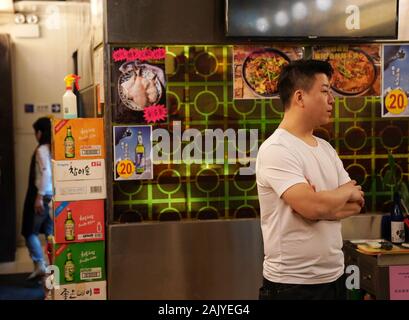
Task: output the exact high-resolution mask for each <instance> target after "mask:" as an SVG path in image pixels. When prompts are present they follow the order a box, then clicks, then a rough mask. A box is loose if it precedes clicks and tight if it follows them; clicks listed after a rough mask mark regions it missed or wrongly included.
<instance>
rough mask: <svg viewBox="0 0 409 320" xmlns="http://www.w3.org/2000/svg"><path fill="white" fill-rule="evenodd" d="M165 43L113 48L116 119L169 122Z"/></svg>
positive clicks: (133, 121)
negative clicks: (156, 45) (150, 45)
mask: <svg viewBox="0 0 409 320" xmlns="http://www.w3.org/2000/svg"><path fill="white" fill-rule="evenodd" d="M165 57H166V49H165V48H164V47H132V48H113V50H112V61H113V72H112V75H113V79H112V81H113V83H114V86H113V89H112V90H113V92H112V97H113V99H114V105H115V107H114V109H113V121H114V122H116V123H138V124H148V123H156V122H167V121H168V118H167V114H168V112H167V108H166V77H165Z"/></svg>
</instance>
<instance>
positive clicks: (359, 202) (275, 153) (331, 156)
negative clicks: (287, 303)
mask: <svg viewBox="0 0 409 320" xmlns="http://www.w3.org/2000/svg"><path fill="white" fill-rule="evenodd" d="M332 73H333V69H332V67H331V65H330V64H329V63H327V62H324V61H317V60H298V61H293V62H291V63H290V64H289V65H287V66H285V67H284V69H283V71H282V73H281V75H280V78H279V84H278V88H279V93H280V99H281V101H282V103H283V106H284V109H285V112H284V118H283V120H282V121H281V123H280V125H279V127H278V129H277V130H275V132H274V133H273V134H272V135H271V136H270V137H269V138H268V139H267V140H266V141H264V143H263V144H262V145H261V147H260V150H259V152H258V156H257V162H256V176H257V189H258V196H259V202H260V211H261V229H262V234H263V242H264V263H263V277H264V280H263V287H262V288H261V289H260V299H343V298H345V296H346V295H345V293H346V289H345V282H344V281H343V278H344V277H343V274H344V256H343V253H342V236H341V222H340V220H341V219H343V218H346V217H349V216H352V215H356V214H359V213H360V211H361V208H362V207H363V205H364V194H363V192H362V190H361V187H360V186H358V185H356V182H355V181H351V179H350V178H349V175H348V173H347V172H346V171H345V169H344V167H343V165H342V162H341V160H340V159H339V157H338V155H337V153H336V151H335V150H334V148H332V146H331V145H330V144H329V143H328V142H326V141H325V140H323V139H320V138H318V137H315V136H314V135H313V130H314V129H315V128H317V127H319V126H321V125H325V124H327V123H328V122H329V121H330V118H331V114H332V109H333V105H334V96H333V95H332V92H331V88H330V78H331V76H332Z"/></svg>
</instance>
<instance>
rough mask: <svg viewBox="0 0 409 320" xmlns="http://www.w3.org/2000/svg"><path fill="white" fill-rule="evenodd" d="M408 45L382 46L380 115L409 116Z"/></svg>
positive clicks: (387, 116) (386, 116) (388, 116)
mask: <svg viewBox="0 0 409 320" xmlns="http://www.w3.org/2000/svg"><path fill="white" fill-rule="evenodd" d="M408 59H409V45H408V44H390V45H389V44H388V45H384V46H383V64H382V72H383V76H382V80H383V81H382V117H385V118H393V117H409V108H408V95H409V60H408Z"/></svg>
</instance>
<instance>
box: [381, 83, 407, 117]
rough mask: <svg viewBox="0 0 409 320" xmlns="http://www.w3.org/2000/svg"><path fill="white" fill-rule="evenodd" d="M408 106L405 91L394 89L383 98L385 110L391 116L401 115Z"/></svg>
mask: <svg viewBox="0 0 409 320" xmlns="http://www.w3.org/2000/svg"><path fill="white" fill-rule="evenodd" d="M407 106H408V97H407V95H406V93H405V91H403V90H401V89H394V90H392V91H391V92H389V93H388V95H387V96H386V98H385V107H386V109H387V110H388V111H389V112H390V113H393V114H401V113H402V112H403V111H405V110H406V107H407Z"/></svg>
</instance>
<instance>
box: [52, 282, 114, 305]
mask: <svg viewBox="0 0 409 320" xmlns="http://www.w3.org/2000/svg"><path fill="white" fill-rule="evenodd" d="M106 287H107V284H106V281H94V282H82V283H73V284H64V285H60V286H59V287H58V288H54V289H53V292H52V299H53V300H106V299H107V291H106Z"/></svg>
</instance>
